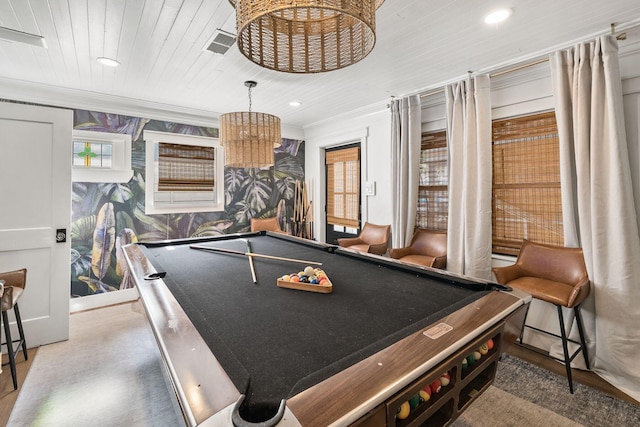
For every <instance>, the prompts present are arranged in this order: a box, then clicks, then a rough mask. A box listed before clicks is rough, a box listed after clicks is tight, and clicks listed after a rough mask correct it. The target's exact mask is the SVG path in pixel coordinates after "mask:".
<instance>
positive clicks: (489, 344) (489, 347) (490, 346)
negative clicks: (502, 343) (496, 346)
mask: <svg viewBox="0 0 640 427" xmlns="http://www.w3.org/2000/svg"><path fill="white" fill-rule="evenodd" d="M487 348H488V349H489V350H491V349H492V348H493V340H492V339H491V338H489V341H487Z"/></svg>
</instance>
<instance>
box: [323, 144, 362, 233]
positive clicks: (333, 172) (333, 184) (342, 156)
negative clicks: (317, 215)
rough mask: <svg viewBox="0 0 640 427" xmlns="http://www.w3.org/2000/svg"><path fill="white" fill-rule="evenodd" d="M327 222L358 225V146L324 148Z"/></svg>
mask: <svg viewBox="0 0 640 427" xmlns="http://www.w3.org/2000/svg"><path fill="white" fill-rule="evenodd" d="M325 163H326V165H327V223H328V224H332V225H341V226H345V227H354V228H358V227H359V226H360V218H359V217H360V148H359V147H354V148H345V149H341V150H336V151H327V153H326V161H325Z"/></svg>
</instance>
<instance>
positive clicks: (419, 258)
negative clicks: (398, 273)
mask: <svg viewBox="0 0 640 427" xmlns="http://www.w3.org/2000/svg"><path fill="white" fill-rule="evenodd" d="M435 259H436V258H435V257H432V256H429V255H415V254H412V255H407V256H403V257H402V258H399V259H398V261H402V262H408V263H410V264H416V265H420V266H424V267H433V262H434V261H435Z"/></svg>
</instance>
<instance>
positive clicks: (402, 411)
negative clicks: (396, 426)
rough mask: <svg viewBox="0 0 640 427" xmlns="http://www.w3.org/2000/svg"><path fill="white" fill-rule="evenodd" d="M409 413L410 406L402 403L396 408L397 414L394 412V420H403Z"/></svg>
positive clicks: (407, 403)
mask: <svg viewBox="0 0 640 427" xmlns="http://www.w3.org/2000/svg"><path fill="white" fill-rule="evenodd" d="M410 413H411V406H410V405H409V402H404V403H403V404H402V405H400V407H399V408H398V412H396V418H397V419H399V420H404V419H405V418H407V417H408V416H409V414H410Z"/></svg>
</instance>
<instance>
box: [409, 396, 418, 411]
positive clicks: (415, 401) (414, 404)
mask: <svg viewBox="0 0 640 427" xmlns="http://www.w3.org/2000/svg"><path fill="white" fill-rule="evenodd" d="M419 403H420V395H418V394H416V395H415V396H413V397H412V398H411V399H409V407H410V408H411V410H412V411H413V410H414V409H416V408H417V407H418V404H419Z"/></svg>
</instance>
